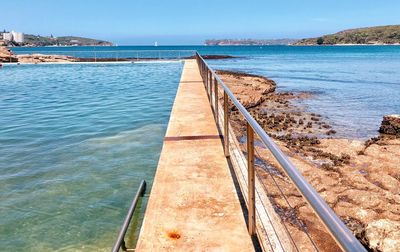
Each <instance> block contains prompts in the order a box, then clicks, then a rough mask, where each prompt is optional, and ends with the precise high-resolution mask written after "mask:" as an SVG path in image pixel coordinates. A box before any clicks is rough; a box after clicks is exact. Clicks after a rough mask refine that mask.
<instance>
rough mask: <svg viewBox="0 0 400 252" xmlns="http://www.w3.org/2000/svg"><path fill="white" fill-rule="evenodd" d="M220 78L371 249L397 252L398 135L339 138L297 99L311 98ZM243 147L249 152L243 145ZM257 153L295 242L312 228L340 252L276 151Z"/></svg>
mask: <svg viewBox="0 0 400 252" xmlns="http://www.w3.org/2000/svg"><path fill="white" fill-rule="evenodd" d="M218 74H219V75H220V77H221V78H222V80H224V82H225V83H226V84H227V85H228V87H229V88H230V89H231V91H232V92H233V93H234V94H235V95H236V97H237V98H238V100H239V101H240V102H241V103H242V104H243V105H244V106H245V107H246V109H247V110H248V111H249V112H250V114H251V115H252V116H253V117H254V118H255V119H256V120H257V122H258V123H259V124H260V125H261V126H262V127H263V128H264V130H265V131H266V132H267V133H268V134H269V135H270V136H271V137H273V139H274V140H275V141H276V143H277V144H278V145H279V146H280V147H281V149H282V150H283V151H284V152H285V153H286V154H287V155H288V156H289V157H290V159H291V161H292V162H293V163H294V164H295V165H296V167H297V168H298V169H299V170H300V172H301V173H302V174H303V176H304V177H305V178H306V179H307V180H308V181H309V182H310V183H311V184H312V185H313V187H314V188H315V189H316V190H317V191H318V192H319V193H320V194H321V196H322V197H323V198H324V199H325V200H326V202H327V203H328V204H329V205H330V206H331V207H332V208H333V209H334V211H335V212H336V213H337V214H338V215H339V216H340V217H341V218H342V219H343V220H344V222H345V223H346V224H347V226H348V227H349V228H350V229H351V230H352V231H353V233H354V234H355V235H356V236H357V237H358V238H359V240H360V241H361V242H362V243H363V244H364V246H365V247H366V248H368V249H369V250H370V251H398V250H397V249H398V248H399V247H400V229H399V227H400V166H399V163H400V138H399V137H398V136H399V135H396V134H391V135H390V134H380V135H379V136H377V137H375V138H372V139H370V140H368V141H361V140H349V139H339V138H335V134H336V131H335V129H333V128H332V126H331V125H330V124H329V123H328V122H327V121H326V120H325V119H324V117H323V116H321V115H319V114H317V113H312V112H308V111H306V110H305V109H304V108H302V107H301V106H299V105H297V104H298V103H295V102H293V101H294V100H296V99H310V98H312V96H313V95H312V94H309V93H278V92H276V91H275V89H276V83H275V82H274V81H272V80H269V79H267V78H265V77H263V76H257V75H250V74H246V73H239V72H230V71H218ZM230 110H231V124H232V126H233V128H234V131H235V133H236V136H237V137H238V139H239V141H241V140H243V139H244V138H245V134H246V133H245V132H246V124H245V121H244V119H243V118H241V116H240V115H239V113H238V111H236V110H235V108H234V107H233V106H230ZM398 122H399V121H398V120H397V119H396V118H395V119H393V117H390V118H389V119H388V118H386V119H384V122H383V124H382V125H383V128H382V127H381V132H383V133H388V131H389V132H397V130H398V129H399V128H396V127H398V124H396V123H398ZM377 134H378V129H377ZM241 142H242V143H245V139H244V140H243V141H241ZM242 147H243V150H244V151H245V146H244V144H243V146H242ZM256 155H257V159H256V169H257V172H258V174H259V176H260V178H261V180H262V181H263V183H264V184H265V185H266V186H267V187H268V190H269V192H268V193H269V196H270V199H271V201H272V202H273V204H274V207H275V209H276V211H277V212H278V214H279V215H280V216H281V217H282V219H283V220H284V221H285V222H286V223H287V224H288V227H289V230H290V232H291V233H293V236H294V239H295V240H298V241H300V244H303V245H304V247H306V245H305V244H306V243H309V241H308V237H307V236H306V235H305V233H306V232H305V230H307V233H309V235H310V236H311V237H312V238H313V240H314V242H315V243H316V244H317V245H318V246H319V247H320V248H324V249H323V250H324V251H336V250H337V247H335V244H334V242H333V241H331V242H327V241H329V240H332V239H331V238H330V236H329V234H327V233H326V231H325V228H324V227H323V225H322V224H321V223H320V221H319V220H318V218H317V217H316V216H315V215H314V214H313V211H312V210H311V209H310V207H308V205H307V203H306V202H305V201H304V200H303V199H302V197H301V195H300V193H298V192H297V190H296V189H295V187H294V186H293V185H292V184H291V183H290V181H289V179H288V177H287V176H286V175H285V173H284V171H283V170H282V169H281V168H280V166H279V164H278V163H277V162H276V161H275V159H274V158H273V156H272V155H271V154H270V153H269V151H268V150H267V149H266V148H264V147H263V146H262V145H261V144H256ZM273 185H275V186H273ZM276 185H279V188H278V187H277V186H276ZM282 192H283V195H284V196H285V197H283V195H282ZM285 198H287V200H288V202H289V204H288V202H287V201H286V200H285Z"/></svg>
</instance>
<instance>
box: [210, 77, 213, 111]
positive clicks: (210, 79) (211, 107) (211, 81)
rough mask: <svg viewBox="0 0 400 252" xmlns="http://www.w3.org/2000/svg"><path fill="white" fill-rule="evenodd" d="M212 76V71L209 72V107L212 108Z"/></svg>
mask: <svg viewBox="0 0 400 252" xmlns="http://www.w3.org/2000/svg"><path fill="white" fill-rule="evenodd" d="M212 79H213V76H212V73H211V76H210V105H211V109H212V107H213V102H212V97H213V93H212V86H213V80H212Z"/></svg>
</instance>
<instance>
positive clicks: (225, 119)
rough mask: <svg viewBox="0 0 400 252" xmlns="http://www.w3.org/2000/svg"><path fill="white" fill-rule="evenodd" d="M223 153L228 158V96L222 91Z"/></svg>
mask: <svg viewBox="0 0 400 252" xmlns="http://www.w3.org/2000/svg"><path fill="white" fill-rule="evenodd" d="M224 152H225V157H229V110H228V94H227V93H226V92H225V91H224Z"/></svg>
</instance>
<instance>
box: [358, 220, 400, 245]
mask: <svg viewBox="0 0 400 252" xmlns="http://www.w3.org/2000/svg"><path fill="white" fill-rule="evenodd" d="M365 236H366V238H367V239H368V241H369V248H370V249H372V251H384V252H391V251H400V222H399V221H393V220H388V219H382V220H377V221H374V222H371V223H369V224H368V225H367V228H366V230H365Z"/></svg>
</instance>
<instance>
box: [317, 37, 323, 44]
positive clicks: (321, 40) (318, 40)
mask: <svg viewBox="0 0 400 252" xmlns="http://www.w3.org/2000/svg"><path fill="white" fill-rule="evenodd" d="M323 43H324V38H323V37H319V38H318V39H317V44H318V45H322V44H323Z"/></svg>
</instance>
